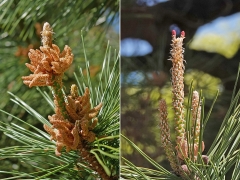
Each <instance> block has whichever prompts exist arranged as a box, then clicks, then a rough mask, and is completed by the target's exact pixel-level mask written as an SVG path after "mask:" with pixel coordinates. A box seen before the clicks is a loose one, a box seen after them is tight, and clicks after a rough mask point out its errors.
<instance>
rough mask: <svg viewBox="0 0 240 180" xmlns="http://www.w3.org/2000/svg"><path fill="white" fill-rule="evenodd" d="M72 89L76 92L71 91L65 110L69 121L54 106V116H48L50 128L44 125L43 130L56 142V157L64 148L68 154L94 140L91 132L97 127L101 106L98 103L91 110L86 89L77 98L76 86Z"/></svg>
mask: <svg viewBox="0 0 240 180" xmlns="http://www.w3.org/2000/svg"><path fill="white" fill-rule="evenodd" d="M72 89H75V90H76V91H74V92H73V91H71V95H69V96H68V97H67V99H68V102H67V103H66V109H67V112H68V113H69V117H70V118H71V119H70V120H69V121H67V120H66V119H64V117H63V116H62V115H61V113H60V111H59V109H58V106H57V105H56V109H55V112H56V114H54V115H52V116H48V119H49V121H50V123H51V124H52V126H51V127H50V126H47V125H44V129H45V130H46V131H47V132H48V133H49V134H50V135H51V139H52V140H55V141H56V144H57V148H56V150H55V154H56V155H57V156H60V155H61V150H62V148H63V147H66V151H67V152H68V151H70V150H77V149H79V148H80V147H82V146H83V144H85V143H86V142H92V141H94V140H95V134H94V132H93V131H92V130H93V129H94V127H95V126H96V125H97V118H96V116H97V114H98V112H99V110H100V109H101V107H102V104H101V103H100V104H99V105H97V106H96V107H95V108H93V109H91V104H90V97H89V90H88V88H86V90H85V93H84V95H83V96H78V94H77V88H76V85H72ZM55 103H57V101H55Z"/></svg>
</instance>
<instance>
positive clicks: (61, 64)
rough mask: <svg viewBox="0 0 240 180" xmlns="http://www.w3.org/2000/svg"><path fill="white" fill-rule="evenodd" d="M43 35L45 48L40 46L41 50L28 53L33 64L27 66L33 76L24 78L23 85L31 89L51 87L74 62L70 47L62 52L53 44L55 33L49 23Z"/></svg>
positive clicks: (45, 25) (31, 50) (46, 24)
mask: <svg viewBox="0 0 240 180" xmlns="http://www.w3.org/2000/svg"><path fill="white" fill-rule="evenodd" d="M41 34H42V43H43V46H40V50H38V49H36V50H33V49H30V52H29V53H28V56H29V58H30V60H31V63H30V64H29V63H26V66H27V67H28V68H29V70H30V71H31V72H32V73H33V74H30V75H29V76H23V77H22V79H23V83H24V84H26V85H28V86H29V87H33V86H51V85H52V84H53V82H54V76H61V75H63V73H64V71H66V70H67V69H68V68H69V66H70V65H71V64H72V61H73V54H72V52H71V48H70V47H69V46H67V45H66V46H65V47H64V50H63V51H62V52H60V49H59V47H58V46H57V45H55V44H52V34H53V31H52V29H51V27H50V25H49V23H45V24H44V26H43V31H42V33H41Z"/></svg>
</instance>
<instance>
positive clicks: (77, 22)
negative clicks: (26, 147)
mask: <svg viewBox="0 0 240 180" xmlns="http://www.w3.org/2000/svg"><path fill="white" fill-rule="evenodd" d="M45 22H49V23H50V25H51V26H52V28H53V31H54V33H55V34H54V41H53V43H54V44H57V45H58V46H59V47H60V50H61V51H62V50H63V48H64V46H65V45H69V46H70V47H71V49H72V53H73V54H74V63H73V65H72V66H71V67H70V69H69V70H68V71H67V73H66V74H65V76H64V80H63V81H64V85H65V86H66V87H65V90H66V92H67V93H68V92H69V87H70V85H71V84H73V83H76V81H75V78H74V72H76V74H77V76H78V75H79V68H80V67H82V69H83V73H85V74H86V71H85V70H84V69H85V57H84V51H85V52H86V55H87V59H88V60H89V61H90V71H91V72H90V73H91V76H92V84H94V83H98V82H97V78H94V77H95V75H96V74H97V73H98V72H100V71H101V67H102V62H103V60H104V57H105V53H106V49H107V47H108V45H110V46H111V50H110V51H111V54H112V56H115V55H114V54H117V53H118V51H119V1H118V0H114V1H108V0H97V1H96V0H90V1H78V0H59V1H48V0H37V1H28V0H19V1H16V0H8V1H0V94H1V98H0V109H2V110H5V111H7V112H9V113H10V114H12V115H15V116H17V117H18V118H21V119H23V120H24V121H26V122H28V123H30V124H32V125H34V126H35V127H37V128H39V129H43V127H42V124H41V123H39V121H37V120H36V119H34V118H32V116H30V115H29V114H28V113H27V112H26V111H25V110H23V109H21V108H20V107H19V106H18V105H17V104H15V103H13V102H11V101H10V95H8V93H7V92H8V91H9V92H12V93H13V94H15V95H17V96H18V97H19V98H21V99H22V100H23V101H25V102H26V104H28V105H30V106H31V107H32V108H33V109H35V110H36V111H37V112H39V113H40V114H41V115H42V116H44V117H45V118H47V116H48V115H49V114H53V110H52V109H51V108H49V107H47V106H46V103H47V102H46V100H45V99H44V98H43V97H42V96H41V94H40V93H39V92H38V91H37V90H36V88H31V89H30V88H29V87H27V86H26V85H24V84H23V82H22V79H21V77H22V76H26V75H29V74H30V71H29V69H28V68H27V67H26V66H25V63H29V58H28V55H27V54H28V52H29V49H39V46H41V36H40V32H41V31H42V26H43V24H44V23H45ZM81 36H83V39H84V45H85V49H83V40H82V37H81ZM41 89H42V90H46V92H48V93H50V97H51V92H50V91H49V89H48V88H41ZM46 107H47V108H46ZM0 119H1V121H2V122H4V123H12V122H14V123H17V122H16V121H15V120H14V119H13V118H12V117H11V116H7V115H5V114H3V113H0ZM20 126H22V124H20ZM26 128H27V127H26ZM17 145H20V143H17V142H16V141H14V140H12V139H11V138H9V137H7V136H6V135H4V134H3V133H2V132H0V148H3V147H7V146H17ZM0 150H1V149H0ZM41 160H42V159H41ZM42 161H44V160H42ZM30 163H31V162H30ZM35 165H36V164H35ZM45 165H46V166H47V164H45ZM0 167H1V168H0V170H2V171H4V170H6V171H10V170H16V171H24V172H35V170H36V169H34V168H33V166H29V165H28V164H27V163H25V164H24V162H20V161H19V160H18V159H14V158H11V159H10V158H9V159H8V158H4V159H3V158H1V157H0ZM11 176H12V174H9V175H6V174H1V173H0V179H2V178H6V177H11Z"/></svg>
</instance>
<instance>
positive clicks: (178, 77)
mask: <svg viewBox="0 0 240 180" xmlns="http://www.w3.org/2000/svg"><path fill="white" fill-rule="evenodd" d="M184 38H185V32H184V31H182V32H181V36H180V37H178V38H176V31H175V30H173V31H172V44H171V46H172V49H171V50H170V54H171V57H170V59H169V60H170V61H172V68H171V74H172V79H171V82H172V95H173V98H172V106H173V110H174V115H175V116H174V122H175V129H176V140H175V142H176V147H175V150H176V152H175V150H174V148H173V144H172V142H171V138H170V129H169V125H168V119H167V105H166V102H165V100H160V108H159V110H160V130H161V139H162V146H163V148H164V149H165V152H166V155H167V158H168V160H169V161H170V165H171V167H172V169H173V170H174V172H175V173H176V174H178V175H180V176H182V177H183V178H184V177H185V176H186V175H190V174H191V171H190V170H189V169H188V166H187V165H186V164H185V163H186V162H185V161H186V160H187V159H190V160H192V161H193V162H194V161H196V160H197V156H198V152H199V148H200V147H199V137H200V126H201V122H200V119H201V102H200V98H199V94H198V92H197V91H193V95H192V105H191V106H192V132H188V130H186V119H185V118H186V117H185V114H184V70H185V66H184V62H185V60H184V57H183V53H184V48H183V47H182V46H183V40H184ZM189 133H190V134H191V136H190V137H191V138H192V139H193V140H192V139H191V138H190V139H189V138H187V134H189ZM192 142H193V143H192ZM191 148H192V149H193V152H191V151H190V152H189V150H190V149H191ZM204 148H205V146H204V142H203V141H202V143H201V150H202V151H203V150H204ZM202 158H205V156H203V157H202Z"/></svg>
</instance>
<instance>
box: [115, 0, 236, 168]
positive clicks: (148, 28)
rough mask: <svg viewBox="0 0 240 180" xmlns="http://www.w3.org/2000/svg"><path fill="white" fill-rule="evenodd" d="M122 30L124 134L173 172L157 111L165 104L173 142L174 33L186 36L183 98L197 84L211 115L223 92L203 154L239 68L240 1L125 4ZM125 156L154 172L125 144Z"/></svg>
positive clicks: (136, 0) (127, 0) (129, 0)
mask: <svg viewBox="0 0 240 180" xmlns="http://www.w3.org/2000/svg"><path fill="white" fill-rule="evenodd" d="M120 24H121V128H122V129H121V131H122V133H123V134H124V135H125V136H127V137H128V138H129V139H130V140H132V141H133V142H134V143H135V144H136V145H138V147H140V148H141V149H142V150H143V151H144V152H145V153H147V154H148V155H149V156H150V157H152V158H153V159H154V160H156V161H157V162H158V163H160V164H161V165H163V166H164V167H165V168H167V169H168V170H171V168H170V166H169V163H168V161H167V160H166V159H165V154H164V151H163V149H162V148H161V142H160V130H159V127H158V124H159V116H158V114H159V113H158V105H159V99H161V98H164V99H166V101H167V104H168V111H169V120H170V125H171V128H172V129H171V130H172V137H173V138H174V136H175V134H174V129H173V124H174V122H173V111H172V108H171V102H172V93H171V85H170V79H171V76H170V68H171V61H168V59H169V56H170V53H169V52H170V43H171V31H172V30H176V32H177V36H180V32H181V31H185V34H186V38H185V39H184V48H185V53H184V56H185V60H186V63H185V68H186V69H185V79H184V80H185V96H186V97H187V96H188V88H189V86H190V84H191V82H192V80H193V86H194V89H195V90H197V91H201V90H202V92H203V96H204V97H205V101H206V102H205V114H207V112H208V110H209V108H210V106H211V103H212V101H213V99H214V98H215V95H216V93H217V91H218V90H219V92H220V96H219V97H218V99H217V102H216V104H215V106H214V109H213V111H212V113H211V117H210V120H209V122H208V124H207V127H206V131H205V132H204V141H205V146H206V149H205V151H204V152H203V154H205V153H206V152H207V150H208V148H209V147H210V145H211V143H212V141H213V140H214V138H215V135H216V133H217V132H218V129H219V127H220V125H221V122H222V120H223V118H224V116H225V114H226V111H227V110H228V107H229V105H230V101H231V95H232V91H233V87H234V83H235V79H236V75H237V70H238V66H239V62H240V51H239V44H240V1H239V0H220V1H219V0H218V1H217V0H201V1H200V0H183V1H179V0H122V1H121V23H120ZM238 89H239V87H238ZM186 103H187V101H186ZM122 155H123V156H124V157H125V158H127V159H128V160H130V161H131V162H132V163H134V164H135V165H137V166H141V167H148V168H151V165H149V164H148V163H147V162H146V161H145V160H144V159H143V158H142V157H141V155H140V154H138V153H137V152H135V151H134V150H133V149H132V148H131V147H130V146H129V145H128V144H127V143H126V142H124V141H122Z"/></svg>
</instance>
